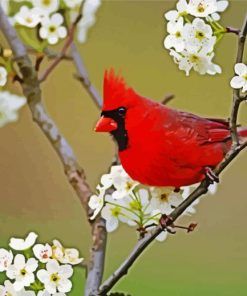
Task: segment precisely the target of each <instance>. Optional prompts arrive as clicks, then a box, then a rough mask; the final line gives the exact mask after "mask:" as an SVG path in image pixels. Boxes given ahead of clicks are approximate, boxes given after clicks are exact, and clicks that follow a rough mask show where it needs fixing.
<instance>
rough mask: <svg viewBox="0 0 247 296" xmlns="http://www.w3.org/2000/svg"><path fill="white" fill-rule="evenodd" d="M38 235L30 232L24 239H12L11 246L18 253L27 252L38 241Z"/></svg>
mask: <svg viewBox="0 0 247 296" xmlns="http://www.w3.org/2000/svg"><path fill="white" fill-rule="evenodd" d="M37 237H38V235H37V234H36V233H34V232H30V233H29V234H28V236H27V237H26V238H25V239H23V238H11V239H10V243H9V246H10V247H11V248H12V249H14V250H17V251H22V250H26V249H28V248H30V247H32V246H33V245H34V243H35V241H36V239H37Z"/></svg>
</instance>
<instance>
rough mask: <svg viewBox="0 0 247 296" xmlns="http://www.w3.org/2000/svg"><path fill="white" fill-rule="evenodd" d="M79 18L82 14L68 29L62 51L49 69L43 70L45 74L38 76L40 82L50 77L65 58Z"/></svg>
mask: <svg viewBox="0 0 247 296" xmlns="http://www.w3.org/2000/svg"><path fill="white" fill-rule="evenodd" d="M81 17H82V14H81V13H79V15H78V16H77V18H76V20H75V21H74V22H73V24H72V25H71V27H70V28H69V31H68V36H67V39H66V41H65V43H64V46H63V48H62V50H61V51H60V52H59V53H58V55H57V57H56V58H55V59H54V60H53V62H52V63H51V64H50V65H49V67H48V68H47V69H46V70H45V72H44V73H43V74H42V75H41V76H40V78H39V81H40V82H43V81H45V80H46V78H47V77H48V76H49V75H50V73H51V72H52V71H53V70H54V69H55V68H56V66H57V65H58V64H59V63H60V62H61V61H62V60H63V59H64V57H65V56H66V52H67V50H68V49H69V47H70V45H71V43H72V42H73V40H74V35H75V30H76V26H77V24H78V22H79V21H80V19H81Z"/></svg>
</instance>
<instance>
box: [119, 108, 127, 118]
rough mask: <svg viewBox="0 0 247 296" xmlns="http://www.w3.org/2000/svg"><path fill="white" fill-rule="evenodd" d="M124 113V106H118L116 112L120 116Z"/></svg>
mask: <svg viewBox="0 0 247 296" xmlns="http://www.w3.org/2000/svg"><path fill="white" fill-rule="evenodd" d="M125 113H126V108H124V107H120V108H118V114H119V115H120V116H124V115H125Z"/></svg>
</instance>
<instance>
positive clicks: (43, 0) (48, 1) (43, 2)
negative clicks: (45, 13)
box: [42, 0, 51, 6]
mask: <svg viewBox="0 0 247 296" xmlns="http://www.w3.org/2000/svg"><path fill="white" fill-rule="evenodd" d="M42 4H43V5H45V6H49V5H50V4H51V0H42Z"/></svg>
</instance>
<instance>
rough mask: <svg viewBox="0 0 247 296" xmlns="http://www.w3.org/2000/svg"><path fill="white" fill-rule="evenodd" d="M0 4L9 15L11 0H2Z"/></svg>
mask: <svg viewBox="0 0 247 296" xmlns="http://www.w3.org/2000/svg"><path fill="white" fill-rule="evenodd" d="M0 5H1V6H2V9H3V11H4V13H5V14H7V15H8V13H9V0H1V1H0Z"/></svg>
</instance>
